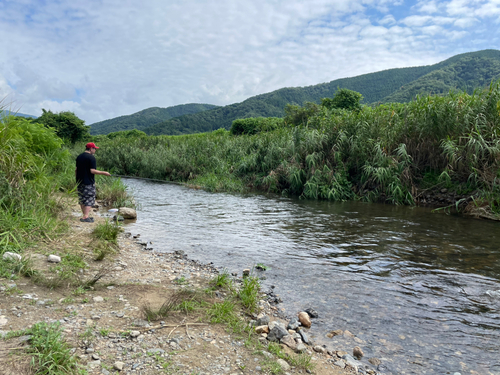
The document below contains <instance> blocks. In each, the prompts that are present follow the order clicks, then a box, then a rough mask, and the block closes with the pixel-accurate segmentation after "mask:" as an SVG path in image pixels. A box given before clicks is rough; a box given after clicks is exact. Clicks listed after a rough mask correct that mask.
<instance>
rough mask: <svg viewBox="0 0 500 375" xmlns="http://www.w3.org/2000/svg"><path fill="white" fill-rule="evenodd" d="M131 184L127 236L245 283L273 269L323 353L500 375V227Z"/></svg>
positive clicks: (388, 366) (426, 369) (378, 208)
mask: <svg viewBox="0 0 500 375" xmlns="http://www.w3.org/2000/svg"><path fill="white" fill-rule="evenodd" d="M124 182H125V183H126V185H128V186H129V188H130V189H131V191H132V194H133V195H134V196H135V198H136V200H137V202H138V203H139V204H140V205H141V208H140V209H139V210H138V217H139V218H138V220H137V222H135V223H131V224H127V230H128V231H130V232H132V233H133V234H136V233H140V234H141V238H142V239H145V240H150V241H153V243H154V245H153V246H154V249H155V250H156V251H166V252H171V251H174V250H183V251H185V253H186V254H187V255H188V256H189V257H190V258H192V259H197V260H199V261H202V262H204V263H210V262H213V263H214V265H216V266H220V267H224V268H226V269H227V270H228V271H229V272H238V273H239V274H240V275H241V271H242V270H243V269H244V268H251V267H252V266H254V265H256V264H258V263H263V264H264V265H266V266H267V267H269V269H268V270H267V271H265V272H259V276H265V277H266V280H264V281H263V282H262V284H263V289H264V290H267V289H269V288H270V287H271V285H273V286H275V289H274V291H275V293H277V294H279V295H280V297H281V298H282V299H283V303H282V304H279V305H278V306H279V307H280V308H284V309H285V314H288V315H289V316H295V315H296V313H297V312H298V311H301V310H303V309H305V308H308V307H312V308H314V309H315V310H316V311H318V313H319V315H320V316H319V318H318V319H314V320H313V327H312V328H311V330H310V331H309V332H310V334H309V335H310V336H311V338H312V339H313V341H314V342H315V343H319V344H324V345H326V346H327V348H329V349H333V350H339V349H344V350H345V351H347V352H351V350H352V348H353V347H354V346H356V345H358V346H360V347H362V348H363V350H364V353H365V357H364V360H366V359H368V358H370V357H376V358H379V359H380V360H381V361H382V366H380V368H379V370H381V372H382V373H385V374H455V373H457V372H458V373H461V374H462V375H464V374H471V373H472V374H481V375H482V374H500V247H499V239H500V223H497V222H489V221H482V220H475V219H470V218H464V217H461V216H453V215H446V214H434V213H432V212H431V210H429V209H424V208H418V207H417V208H410V207H397V206H391V205H379V204H365V203H359V202H347V203H331V202H316V201H302V200H296V199H288V198H281V197H268V196H263V195H232V194H221V193H217V194H213V193H208V192H205V191H202V190H193V189H188V188H186V187H183V186H178V185H172V184H161V183H152V182H146V181H141V180H132V179H131V180H128V179H127V180H124ZM336 329H341V330H349V331H350V332H352V333H353V334H354V335H355V336H356V337H357V341H354V339H352V338H349V337H344V336H335V337H333V338H327V337H326V333H327V332H329V331H331V330H336ZM359 340H362V341H361V342H360V341H359Z"/></svg>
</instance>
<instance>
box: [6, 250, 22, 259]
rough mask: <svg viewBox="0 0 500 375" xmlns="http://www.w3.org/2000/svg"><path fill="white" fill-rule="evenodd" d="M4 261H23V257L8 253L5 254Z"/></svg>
mask: <svg viewBox="0 0 500 375" xmlns="http://www.w3.org/2000/svg"><path fill="white" fill-rule="evenodd" d="M2 258H3V259H8V260H16V261H17V260H21V259H22V257H21V255H19V254H16V253H12V252H10V251H6V252H5V253H4V254H3V257H2Z"/></svg>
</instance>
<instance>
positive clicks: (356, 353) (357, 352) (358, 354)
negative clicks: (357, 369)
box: [352, 346, 365, 359]
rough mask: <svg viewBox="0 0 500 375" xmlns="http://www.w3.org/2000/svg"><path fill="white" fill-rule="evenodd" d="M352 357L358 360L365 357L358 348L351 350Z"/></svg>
mask: <svg viewBox="0 0 500 375" xmlns="http://www.w3.org/2000/svg"><path fill="white" fill-rule="evenodd" d="M352 355H353V356H354V357H355V358H357V359H360V358H362V357H363V356H364V355H365V353H363V350H361V348H360V347H359V346H355V347H354V348H353V349H352Z"/></svg>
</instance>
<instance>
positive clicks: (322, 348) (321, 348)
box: [313, 345, 326, 354]
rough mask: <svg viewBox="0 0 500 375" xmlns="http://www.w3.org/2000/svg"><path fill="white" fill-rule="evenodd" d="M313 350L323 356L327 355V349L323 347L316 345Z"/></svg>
mask: <svg viewBox="0 0 500 375" xmlns="http://www.w3.org/2000/svg"><path fill="white" fill-rule="evenodd" d="M313 350H314V351H315V352H316V353H321V354H324V353H326V348H324V347H322V346H321V345H315V346H314V347H313Z"/></svg>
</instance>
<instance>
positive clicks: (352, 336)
mask: <svg viewBox="0 0 500 375" xmlns="http://www.w3.org/2000/svg"><path fill="white" fill-rule="evenodd" d="M344 337H349V338H351V339H352V338H354V335H353V334H352V333H351V332H349V331H348V330H347V329H346V330H345V331H344Z"/></svg>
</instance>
